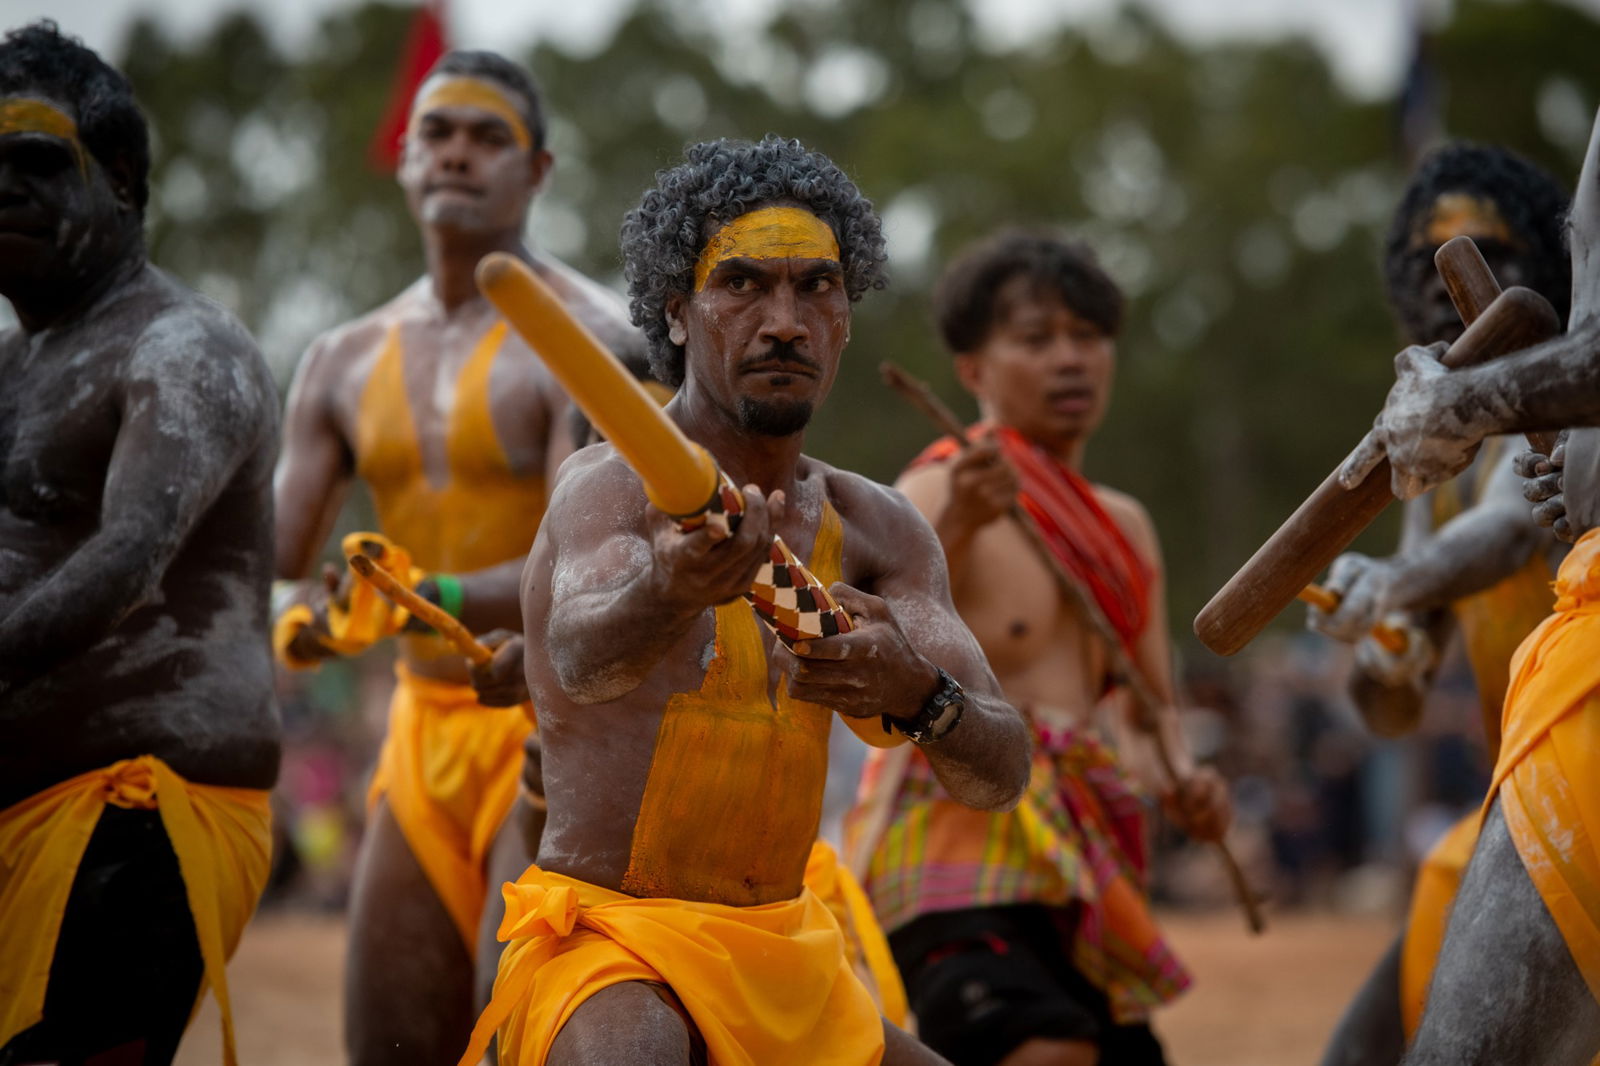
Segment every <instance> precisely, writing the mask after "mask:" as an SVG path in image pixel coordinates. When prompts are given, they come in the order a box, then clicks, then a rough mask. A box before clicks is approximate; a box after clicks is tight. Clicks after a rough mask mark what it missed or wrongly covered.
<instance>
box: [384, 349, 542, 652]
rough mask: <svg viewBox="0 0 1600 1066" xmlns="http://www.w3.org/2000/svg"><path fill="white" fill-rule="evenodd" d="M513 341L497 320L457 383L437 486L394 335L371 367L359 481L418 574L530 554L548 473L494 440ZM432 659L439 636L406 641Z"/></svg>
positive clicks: (460, 569) (387, 533)
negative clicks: (524, 467)
mask: <svg viewBox="0 0 1600 1066" xmlns="http://www.w3.org/2000/svg"><path fill="white" fill-rule="evenodd" d="M505 336H506V324H505V322H503V321H496V322H495V324H494V325H493V326H491V327H489V329H488V331H487V332H485V333H484V335H483V337H482V338H481V339H480V340H479V341H478V344H477V346H476V348H474V349H473V352H472V355H471V356H470V357H469V358H468V359H467V362H466V365H465V366H463V367H462V369H461V375H460V377H458V378H457V379H456V401H455V406H454V408H453V409H452V410H451V412H450V416H449V421H448V426H447V429H446V437H445V456H446V461H447V469H448V471H449V475H448V479H447V480H446V482H445V483H444V484H443V485H439V486H436V485H434V484H433V483H432V482H431V481H429V479H428V475H427V472H426V471H425V470H424V468H423V463H422V448H421V445H420V443H419V442H418V439H417V432H416V424H415V421H414V419H413V417H412V411H411V400H410V397H409V396H408V395H407V393H406V379H405V350H404V345H403V344H402V341H401V336H400V327H399V326H398V325H396V326H392V327H390V329H389V333H388V335H387V337H385V339H384V346H383V350H382V352H380V353H379V355H378V361H377V364H376V365H375V366H374V367H373V370H372V374H371V376H370V377H369V378H368V379H367V384H366V387H365V388H364V389H363V390H362V393H361V404H360V408H359V411H358V414H357V420H356V472H357V473H358V474H359V475H360V476H361V478H362V480H363V481H365V482H366V483H367V485H368V486H369V487H370V489H371V490H372V497H373V501H374V503H375V504H376V505H377V509H378V525H379V528H380V530H381V531H382V532H383V534H384V535H385V536H387V537H388V538H389V539H390V540H393V541H394V542H396V543H397V544H401V545H404V546H405V547H406V548H407V549H408V550H409V551H410V552H411V558H412V560H413V561H414V562H415V563H416V565H418V566H420V567H422V568H423V569H425V570H430V571H449V572H458V573H464V572H467V571H472V570H480V569H483V568H484V567H488V566H493V565H495V564H496V563H502V562H505V561H506V560H508V559H513V558H517V557H520V556H522V555H525V554H526V553H527V551H528V548H529V547H530V546H531V545H532V543H533V536H534V533H536V532H537V531H538V529H539V522H540V520H541V519H542V518H543V517H544V508H545V502H546V497H545V483H544V471H543V470H539V471H534V472H519V471H516V470H513V469H512V467H511V463H510V461H509V460H508V458H507V457H506V453H505V449H504V448H503V447H502V446H501V443H500V438H499V437H498V435H496V433H495V428H494V418H493V414H492V410H491V405H490V390H489V374H490V370H491V369H492V368H493V366H494V361H495V356H496V355H497V354H498V353H499V351H500V348H501V345H502V343H503V342H504V340H505ZM406 640H407V643H408V646H410V645H415V646H416V647H415V648H414V650H416V651H418V652H423V651H424V647H423V646H424V645H425V646H427V647H428V648H429V649H431V650H429V651H427V652H426V654H425V657H428V658H432V657H434V656H435V655H436V654H439V655H442V654H448V653H447V652H445V651H444V650H443V649H444V648H445V647H446V646H445V645H444V643H443V642H442V641H440V640H439V639H438V638H434V637H407V638H406Z"/></svg>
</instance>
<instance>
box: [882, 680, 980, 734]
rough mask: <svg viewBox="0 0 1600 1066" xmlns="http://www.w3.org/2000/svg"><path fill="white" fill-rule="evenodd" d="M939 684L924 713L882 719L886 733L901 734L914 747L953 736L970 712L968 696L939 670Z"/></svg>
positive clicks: (929, 698)
mask: <svg viewBox="0 0 1600 1066" xmlns="http://www.w3.org/2000/svg"><path fill="white" fill-rule="evenodd" d="M934 669H936V670H938V671H939V684H938V687H936V688H935V689H934V690H933V695H931V696H929V697H928V699H927V702H926V703H924V704H923V705H922V710H920V711H918V712H917V716H916V717H915V718H911V719H900V718H891V717H889V716H888V715H884V716H883V731H884V732H885V733H888V732H891V731H894V732H899V733H901V734H902V735H904V736H905V737H907V738H908V739H909V740H911V742H912V743H914V744H933V743H935V742H937V741H940V740H943V739H944V738H945V737H947V736H949V735H950V731H951V730H953V729H955V727H956V725H957V724H959V723H960V721H961V715H962V713H963V712H965V711H966V709H967V694H966V691H965V690H964V689H962V687H961V683H960V682H959V681H957V680H956V679H955V678H953V677H951V676H950V675H949V674H947V673H945V672H944V670H943V669H942V668H940V667H934Z"/></svg>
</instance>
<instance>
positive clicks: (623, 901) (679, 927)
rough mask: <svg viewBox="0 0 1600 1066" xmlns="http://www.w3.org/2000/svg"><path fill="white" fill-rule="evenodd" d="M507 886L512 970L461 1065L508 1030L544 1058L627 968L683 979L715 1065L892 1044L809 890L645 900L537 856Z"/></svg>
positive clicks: (529, 1060) (844, 1063)
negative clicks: (748, 903) (781, 896)
mask: <svg viewBox="0 0 1600 1066" xmlns="http://www.w3.org/2000/svg"><path fill="white" fill-rule="evenodd" d="M504 891H505V899H506V917H505V921H504V922H502V923H501V926H500V939H501V940H503V941H506V942H507V947H506V949H505V952H504V954H502V955H501V957H500V976H499V978H498V979H497V980H496V981H495V986H494V998H493V999H492V1000H490V1002H489V1007H488V1009H487V1010H485V1011H484V1012H483V1016H482V1017H480V1018H479V1019H478V1024H477V1027H476V1028H475V1029H473V1031H472V1042H471V1043H470V1044H469V1045H468V1047H467V1050H466V1053H465V1054H464V1055H463V1056H462V1057H461V1062H460V1066H474V1064H475V1063H477V1061H478V1059H479V1058H480V1057H481V1056H482V1055H483V1052H484V1049H485V1048H486V1047H487V1046H488V1044H489V1038H490V1037H491V1036H492V1035H494V1033H495V1032H496V1031H497V1030H498V1032H499V1036H500V1061H501V1062H502V1063H506V1064H508V1066H541V1064H542V1063H543V1062H544V1061H545V1059H546V1057H547V1056H548V1055H549V1052H550V1045H551V1044H552V1043H553V1042H554V1041H555V1038H556V1035H557V1034H558V1033H560V1032H561V1027H562V1026H563V1025H565V1024H566V1022H567V1019H568V1018H570V1017H572V1014H573V1012H574V1011H576V1010H577V1009H578V1007H579V1006H581V1005H582V1004H583V1003H584V1002H585V1001H586V1000H588V999H589V998H590V997H591V996H593V995H594V994H595V993H597V992H599V991H601V990H603V989H606V988H609V987H610V986H612V985H615V984H621V983H622V982H624V981H651V982H656V983H660V984H664V985H666V986H668V987H669V988H671V989H672V991H673V994H674V995H676V996H677V997H678V1000H679V1001H680V1002H681V1003H682V1004H683V1007H684V1010H685V1011H686V1012H687V1013H688V1015H689V1017H690V1018H691V1019H693V1021H694V1025H695V1027H696V1028H697V1029H698V1030H699V1032H700V1035H701V1037H702V1038H703V1039H704V1040H705V1043H706V1051H707V1057H708V1062H709V1066H802V1064H803V1066H875V1064H876V1063H878V1062H879V1061H880V1060H881V1059H882V1057H883V1022H882V1019H881V1018H880V1017H879V1014H878V1010H877V1008H876V1007H875V1006H874V1005H873V1002H872V997H871V996H870V995H869V994H868V992H867V990H866V988H865V987H864V986H863V985H862V984H861V982H860V981H859V980H858V979H857V978H856V976H855V973H854V972H853V971H852V970H851V968H850V960H849V958H848V956H847V954H846V951H845V943H844V938H843V937H842V936H841V935H840V932H839V926H838V924H837V923H836V922H835V921H834V919H833V916H832V914H830V913H829V911H828V908H827V907H826V906H825V905H823V903H822V902H821V901H820V900H818V899H817V897H816V896H815V895H814V894H813V893H812V892H811V891H810V890H809V889H803V890H802V891H801V893H800V895H799V896H797V897H796V898H794V899H792V900H787V901H785V902H781V903H768V904H763V905H761V906H756V907H728V906H724V905H722V904H717V903H696V902H692V901H689V900H680V899H640V898H638V897H635V896H626V895H623V894H622V893H620V892H613V891H611V890H610V889H606V888H600V887H598V886H596V885H591V884H586V883H584V882H582V881H577V880H574V879H573V878H570V877H563V876H561V875H560V874H554V873H548V872H546V871H544V870H541V869H539V868H538V867H537V866H531V867H529V868H528V871H527V872H526V873H524V874H523V875H522V877H521V878H519V879H518V880H517V881H516V882H515V883H509V884H507V885H506V886H505V889H504Z"/></svg>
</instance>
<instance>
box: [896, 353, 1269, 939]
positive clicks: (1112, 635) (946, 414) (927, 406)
mask: <svg viewBox="0 0 1600 1066" xmlns="http://www.w3.org/2000/svg"><path fill="white" fill-rule="evenodd" d="M878 372H879V373H880V374H882V375H883V380H884V381H885V383H887V384H888V385H889V387H890V388H892V389H894V390H895V391H896V392H898V393H899V394H900V395H901V396H903V397H905V398H906V399H907V400H909V401H910V403H911V405H912V406H913V407H915V408H916V409H917V410H919V411H921V412H922V413H923V414H924V415H927V416H928V420H929V421H931V422H932V423H933V424H934V425H935V426H937V427H938V428H939V430H940V432H943V433H947V434H949V435H950V436H952V437H954V438H955V439H956V442H957V443H958V444H959V445H960V446H961V449H962V450H963V451H965V450H966V449H967V448H969V447H971V442H970V441H968V440H967V430H966V427H965V426H963V425H962V424H961V420H960V419H959V418H957V417H956V416H955V413H954V412H953V411H951V410H950V409H949V408H948V407H946V406H945V405H944V401H942V400H940V399H939V397H938V395H937V394H935V393H934V391H933V390H932V389H931V388H929V387H928V385H927V383H926V382H923V381H919V380H917V379H916V378H914V377H912V376H911V375H910V374H908V373H906V372H905V371H904V370H902V369H900V367H898V366H896V365H895V364H893V363H887V362H886V363H881V364H879V366H878ZM1006 515H1007V517H1008V518H1010V519H1011V521H1012V522H1013V523H1015V524H1016V526H1017V528H1018V529H1020V530H1021V531H1022V535H1023V537H1024V538H1025V539H1026V540H1027V541H1028V544H1029V546H1030V547H1032V548H1033V550H1034V553H1035V554H1036V555H1037V556H1038V557H1039V560H1040V561H1041V562H1043V563H1044V565H1045V567H1046V568H1047V569H1048V570H1049V571H1050V573H1051V575H1052V576H1053V577H1054V578H1055V580H1056V584H1057V585H1058V586H1059V587H1060V589H1061V592H1062V594H1063V595H1064V596H1066V599H1067V602H1068V603H1069V604H1071V605H1072V607H1073V609H1074V610H1075V611H1076V612H1077V614H1078V616H1079V618H1080V619H1082V620H1083V622H1084V623H1085V624H1087V625H1088V626H1089V628H1090V629H1092V630H1093V631H1094V632H1095V634H1096V635H1097V636H1099V637H1100V639H1101V641H1102V642H1103V643H1104V644H1105V646H1106V656H1107V658H1108V659H1109V660H1110V662H1111V669H1112V672H1113V673H1114V674H1115V675H1116V676H1118V677H1121V678H1122V679H1123V680H1124V681H1126V683H1127V685H1128V691H1129V692H1130V693H1131V694H1132V695H1133V700H1134V705H1135V707H1136V709H1137V713H1136V715H1135V720H1136V721H1137V723H1138V725H1139V728H1140V730H1141V731H1143V732H1144V733H1146V734H1147V735H1148V736H1149V737H1150V739H1151V740H1152V741H1153V743H1154V746H1155V749H1156V758H1157V760H1159V761H1160V763H1161V770H1162V772H1163V773H1164V774H1165V775H1166V776H1167V779H1168V780H1169V781H1171V782H1172V783H1173V786H1174V787H1178V786H1181V785H1182V784H1183V779H1182V778H1181V777H1180V776H1179V774H1178V768H1177V766H1176V764H1174V762H1173V759H1172V750H1171V748H1170V747H1169V746H1168V745H1167V738H1166V736H1165V735H1164V734H1163V733H1162V732H1161V726H1160V722H1159V719H1158V718H1157V715H1158V714H1159V713H1160V710H1161V708H1162V706H1163V705H1164V702H1165V701H1163V700H1161V699H1160V698H1159V697H1157V696H1156V693H1155V689H1154V687H1153V686H1152V685H1151V684H1150V682H1149V680H1148V679H1147V678H1146V677H1145V676H1144V671H1142V670H1140V669H1139V666H1138V664H1136V663H1135V662H1134V661H1133V659H1132V657H1131V656H1129V655H1128V653H1127V651H1126V650H1125V649H1124V648H1123V646H1122V637H1121V636H1120V635H1119V634H1118V633H1117V631H1116V629H1115V628H1114V627H1113V626H1112V625H1111V622H1110V620H1109V619H1107V618H1106V616H1105V612H1104V611H1102V610H1100V605H1099V604H1098V603H1096V602H1095V599H1094V596H1093V595H1092V594H1091V593H1090V592H1089V590H1087V589H1085V588H1084V587H1083V585H1082V584H1081V583H1080V582H1079V581H1078V579H1077V578H1076V577H1074V576H1073V575H1072V574H1071V573H1070V572H1069V571H1068V570H1067V568H1066V567H1064V566H1062V565H1061V561H1060V560H1059V559H1057V558H1056V556H1055V553H1054V552H1052V551H1051V550H1050V546H1049V545H1048V544H1046V543H1045V540H1044V537H1043V536H1041V535H1040V533H1039V527H1038V526H1036V525H1034V524H1033V521H1032V520H1031V519H1030V518H1029V517H1028V516H1027V514H1026V513H1025V512H1024V511H1023V510H1022V505H1021V503H1019V502H1018V501H1016V500H1013V501H1012V502H1011V505H1010V507H1008V508H1007V509H1006ZM1211 843H1212V844H1213V846H1214V847H1215V848H1216V850H1217V854H1218V856H1219V857H1220V858H1221V859H1222V864H1223V868H1224V869H1225V870H1226V871H1227V873H1228V881H1229V882H1230V883H1231V884H1232V886H1233V894H1234V896H1235V898H1237V899H1238V901H1239V906H1240V907H1241V908H1242V909H1243V910H1244V915H1245V921H1246V922H1247V923H1248V924H1249V926H1250V931H1251V932H1252V933H1260V932H1262V931H1263V930H1264V929H1266V927H1267V923H1266V919H1265V918H1264V917H1263V916H1262V914H1261V907H1260V905H1259V903H1258V902H1257V897H1256V893H1255V890H1254V889H1252V888H1251V887H1250V882H1249V881H1248V880H1246V879H1245V876H1244V870H1243V869H1242V868H1241V867H1240V866H1239V861H1238V860H1237V859H1236V858H1234V855H1233V852H1232V851H1231V850H1229V848H1228V845H1227V842H1226V841H1222V840H1214V841H1212V842H1211Z"/></svg>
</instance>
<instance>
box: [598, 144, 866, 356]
mask: <svg viewBox="0 0 1600 1066" xmlns="http://www.w3.org/2000/svg"><path fill="white" fill-rule="evenodd" d="M683 158H684V161H683V162H682V163H680V164H678V165H677V166H675V167H671V168H669V169H666V170H662V171H660V172H659V173H657V174H656V184H655V187H654V188H652V189H648V190H646V191H645V194H644V197H643V199H641V200H640V201H639V206H638V207H635V208H634V209H633V210H632V211H629V212H628V214H627V217H626V218H624V219H623V221H622V269H623V273H624V275H625V276H626V277H627V279H628V297H629V311H630V313H631V316H632V318H633V324H634V325H636V326H638V327H639V328H640V329H642V330H643V331H644V335H645V339H646V340H647V341H648V342H649V345H650V369H651V371H652V372H653V373H654V374H655V376H656V377H657V378H658V379H659V380H661V381H663V382H665V383H666V384H668V385H673V386H676V385H681V384H683V363H684V352H683V346H682V345H681V344H674V343H673V342H672V339H671V338H670V337H669V336H668V335H667V319H666V307H667V298H668V297H669V296H671V295H672V294H673V293H682V294H685V295H686V294H688V293H689V291H690V290H691V289H692V288H693V287H694V266H695V261H696V260H697V259H698V258H699V256H700V251H701V249H702V248H703V247H704V246H705V243H706V241H707V240H708V239H709V237H710V233H711V231H712V230H713V229H714V228H715V227H716V226H719V225H722V224H725V223H728V222H731V221H732V220H734V219H735V218H738V217H739V216H740V215H742V214H744V213H746V212H747V211H751V210H753V209H755V208H757V207H760V206H762V205H763V204H769V203H773V202H777V201H785V202H793V203H796V204H798V205H800V206H802V207H804V208H806V209H807V210H809V211H811V212H812V213H813V214H815V215H816V216H817V217H818V218H820V219H822V220H823V221H824V222H826V223H827V224H828V225H829V226H831V227H832V228H833V233H834V236H835V237H836V238H837V239H838V241H839V256H840V261H841V265H842V266H843V267H844V285H845V292H846V293H847V294H848V295H849V297H850V299H851V300H852V301H855V300H859V299H860V298H861V296H862V294H863V293H865V292H866V291H867V290H868V289H881V288H883V286H884V285H885V284H886V279H885V277H884V271H883V264H884V261H885V260H886V259H887V258H888V256H887V255H886V254H885V251H884V241H883V224H882V222H880V221H879V219H878V215H877V213H876V212H875V211H873V209H872V201H870V200H868V199H867V198H866V197H865V196H862V195H861V190H860V189H858V188H856V186H855V183H854V182H852V181H851V180H850V179H849V178H848V177H846V176H845V173H844V171H842V170H840V169H839V167H838V166H837V165H836V164H835V163H834V162H833V160H831V159H829V158H828V157H827V156H825V155H823V154H822V153H820V152H813V151H809V150H808V149H806V148H805V146H803V145H802V144H801V143H800V142H799V141H795V140H785V139H783V138H781V137H777V136H774V135H772V134H768V135H767V136H766V137H765V138H763V139H762V140H761V141H759V142H751V141H736V140H728V139H726V138H724V139H722V140H716V141H705V142H702V143H700V144H695V145H690V146H689V147H688V148H687V149H685V151H684V153H683ZM708 222H709V223H711V224H712V225H711V226H710V227H708V226H707V223H708Z"/></svg>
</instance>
